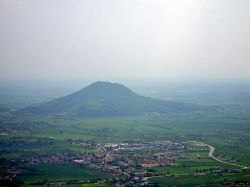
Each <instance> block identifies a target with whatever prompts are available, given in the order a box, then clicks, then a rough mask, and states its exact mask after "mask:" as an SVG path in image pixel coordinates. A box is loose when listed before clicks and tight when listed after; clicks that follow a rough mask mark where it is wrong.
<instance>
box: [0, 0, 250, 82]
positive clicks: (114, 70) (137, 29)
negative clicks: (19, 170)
mask: <svg viewBox="0 0 250 187" xmlns="http://www.w3.org/2000/svg"><path fill="white" fill-rule="evenodd" d="M0 77H1V79H27V78H35V79H37V78H38V79H41V78H46V79H50V78H53V79H55V78H58V79H61V78H63V79H85V78H91V79H105V80H108V79H116V78H117V79H118V78H140V79H143V78H147V79H151V78H152V79H158V78H159V79H168V78H185V79H186V78H197V79H209V78H213V79H217V78H218V79H224V78H225V79H228V78H229V79H250V0H113V1H112V0H67V1H66V0H0Z"/></svg>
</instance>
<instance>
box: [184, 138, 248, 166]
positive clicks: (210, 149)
mask: <svg viewBox="0 0 250 187" xmlns="http://www.w3.org/2000/svg"><path fill="white" fill-rule="evenodd" d="M188 142H191V143H195V144H196V145H202V146H207V147H208V148H209V153H208V156H209V157H210V158H212V159H214V160H216V161H218V162H221V163H224V164H228V165H232V166H237V167H240V168H242V169H248V168H249V167H247V166H242V165H239V164H234V163H230V162H225V161H223V160H220V159H219V158H216V157H215V156H214V151H215V148H214V147H213V146H211V145H208V144H205V143H202V142H197V141H188Z"/></svg>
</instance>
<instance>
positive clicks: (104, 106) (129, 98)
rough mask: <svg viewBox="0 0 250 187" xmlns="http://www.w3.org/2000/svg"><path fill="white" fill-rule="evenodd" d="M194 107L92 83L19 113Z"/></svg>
mask: <svg viewBox="0 0 250 187" xmlns="http://www.w3.org/2000/svg"><path fill="white" fill-rule="evenodd" d="M194 108H195V107H194V106H193V105H189V104H184V103H175V102H168V101H161V100H157V99H152V98H148V97H144V96H140V95H138V94H136V93H135V92H133V91H132V90H130V89H129V88H127V87H126V86H123V85H121V84H117V83H110V82H102V81H98V82H95V83H93V84H91V85H89V86H87V87H85V88H83V89H81V90H79V91H78V92H75V93H73V94H70V95H67V96H64V97H61V98H58V99H55V100H53V101H50V102H47V103H42V104H37V105H33V106H30V107H27V108H24V109H22V110H20V111H19V112H21V113H31V114H42V115H49V114H52V115H66V116H79V117H103V116H124V115H138V114H143V113H153V112H156V113H167V112H181V111H187V110H193V109H194Z"/></svg>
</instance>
